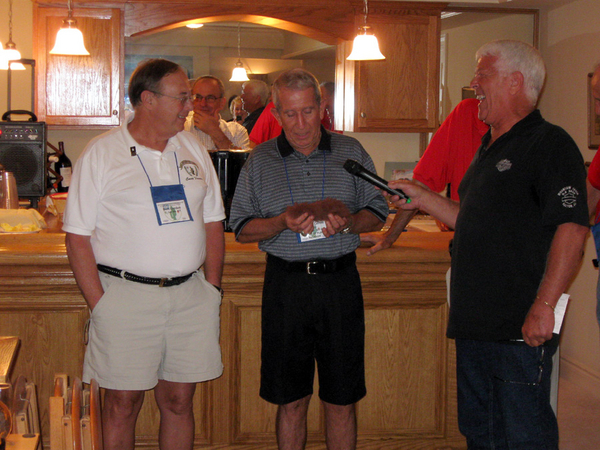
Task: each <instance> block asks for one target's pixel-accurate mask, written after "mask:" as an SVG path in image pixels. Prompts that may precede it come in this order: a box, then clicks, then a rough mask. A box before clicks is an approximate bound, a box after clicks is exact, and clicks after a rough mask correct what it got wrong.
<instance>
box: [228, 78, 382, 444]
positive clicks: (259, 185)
mask: <svg viewBox="0 0 600 450" xmlns="http://www.w3.org/2000/svg"><path fill="white" fill-rule="evenodd" d="M273 102H274V103H275V107H274V108H273V110H272V111H273V114H274V116H275V118H276V119H277V121H278V122H279V124H280V125H281V126H282V128H283V132H282V134H281V135H280V136H279V137H278V138H277V139H271V140H269V141H267V142H265V143H263V144H260V145H259V146H257V147H256V148H255V149H254V151H253V152H252V154H251V155H250V158H249V159H248V161H247V162H246V164H245V166H244V167H243V169H242V171H241V173H240V176H239V179H238V183H237V185H236V190H235V196H234V199H233V204H232V208H231V224H232V229H233V230H234V231H235V233H236V238H237V239H238V240H239V241H240V242H259V248H260V249H261V250H263V251H265V252H266V253H267V254H268V257H267V267H266V272H265V283H264V290H263V304H262V366H261V389H260V395H261V397H262V398H264V399H265V400H267V401H269V402H271V403H275V404H277V405H279V407H278V411H277V425H276V428H277V441H278V444H279V448H281V449H303V448H304V446H305V444H306V416H307V411H308V405H309V402H310V398H311V395H312V386H313V377H314V370H315V361H316V362H317V364H318V372H319V387H320V390H319V397H320V399H321V401H322V402H323V406H324V411H325V421H326V439H327V447H328V448H330V449H348V450H352V449H355V448H356V417H355V407H354V404H355V403H356V402H357V401H358V400H360V399H361V398H362V397H364V396H365V394H366V388H365V373H364V327H365V324H364V310H363V298H362V291H361V285H360V278H359V274H358V271H357V269H356V264H355V261H356V256H355V253H354V251H355V250H356V248H357V247H358V246H359V244H360V239H359V237H358V233H361V232H365V231H374V230H377V229H380V228H381V227H382V225H383V223H384V221H385V219H386V217H387V214H388V208H387V203H386V201H385V198H384V197H383V196H382V195H381V194H380V193H379V192H377V190H376V189H375V188H374V187H373V186H371V185H369V184H368V183H366V182H365V181H363V180H361V179H359V178H356V177H353V176H352V175H350V174H349V173H348V172H346V170H344V168H343V165H344V162H345V161H346V160H347V159H354V160H357V161H359V162H360V163H361V164H363V165H364V166H366V167H367V168H368V169H369V170H371V171H374V170H375V168H374V165H373V161H372V160H371V158H370V157H369V155H368V154H367V152H366V151H365V150H364V149H363V148H362V146H361V145H360V143H359V142H358V141H357V140H356V139H353V138H351V137H348V136H343V135H341V134H337V133H330V132H328V131H326V130H325V129H324V128H323V127H322V126H321V119H322V117H323V110H324V105H322V104H321V95H320V92H319V84H318V82H317V80H316V79H315V77H314V76H313V75H312V74H310V73H309V72H307V71H305V70H303V69H292V70H290V71H287V72H284V73H283V74H281V75H280V76H279V77H278V78H277V80H276V81H275V84H274V85H273Z"/></svg>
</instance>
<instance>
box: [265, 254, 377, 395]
mask: <svg viewBox="0 0 600 450" xmlns="http://www.w3.org/2000/svg"><path fill="white" fill-rule="evenodd" d="M364 341H365V316H364V306H363V297H362V290H361V285H360V276H359V274H358V270H357V269H356V265H355V264H351V265H350V266H349V267H345V268H343V269H341V270H339V271H337V272H335V273H328V274H319V275H309V274H307V273H303V272H289V271H286V270H285V268H283V267H282V265H281V264H277V263H276V262H273V261H272V259H271V261H270V262H269V261H267V268H266V273H265V283H264V289H263V304H262V366H261V387H260V396H261V397H262V398H264V399H265V400H267V401H268V402H271V403H275V404H278V405H283V404H287V403H290V402H293V401H296V400H299V399H301V398H304V397H306V396H307V395H310V394H312V392H313V382H314V372H315V361H316V362H317V366H318V374H319V397H320V398H321V400H323V401H324V402H327V403H331V404H335V405H350V404H353V403H356V402H357V401H359V400H360V399H361V398H363V397H364V396H365V395H366V391H367V390H366V386H365V362H364V348H365V346H364Z"/></svg>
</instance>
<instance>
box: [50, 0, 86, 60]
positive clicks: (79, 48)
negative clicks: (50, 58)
mask: <svg viewBox="0 0 600 450" xmlns="http://www.w3.org/2000/svg"><path fill="white" fill-rule="evenodd" d="M67 6H68V8H69V12H68V15H67V18H66V19H64V20H63V26H62V28H61V29H60V30H58V33H57V34H56V43H55V44H54V48H53V49H52V50H50V54H51V55H67V56H89V55H90V52H88V51H87V50H86V48H85V45H84V44H83V34H82V33H81V31H80V30H79V29H78V28H77V27H76V26H75V25H76V24H77V21H76V20H75V19H73V10H72V9H71V0H68V2H67Z"/></svg>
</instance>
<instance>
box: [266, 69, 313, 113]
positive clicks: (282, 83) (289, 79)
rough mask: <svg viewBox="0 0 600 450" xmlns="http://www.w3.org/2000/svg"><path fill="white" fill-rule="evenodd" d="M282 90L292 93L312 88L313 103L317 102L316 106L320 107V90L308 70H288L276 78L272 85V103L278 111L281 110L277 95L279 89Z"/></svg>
mask: <svg viewBox="0 0 600 450" xmlns="http://www.w3.org/2000/svg"><path fill="white" fill-rule="evenodd" d="M283 88H286V89H291V90H293V91H303V90H304V89H309V88H312V89H313V91H314V93H315V101H316V102H317V105H319V106H320V105H321V90H320V89H319V82H318V81H317V79H316V78H315V76H314V75H313V74H312V73H310V72H309V71H308V70H304V69H300V68H296V69H290V70H288V71H286V72H283V73H282V74H281V75H279V76H278V77H277V79H276V80H275V82H274V83H273V103H274V104H275V108H277V110H278V111H279V110H280V108H281V101H280V99H279V95H280V91H281V89H283Z"/></svg>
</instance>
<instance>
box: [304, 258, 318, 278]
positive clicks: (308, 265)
mask: <svg viewBox="0 0 600 450" xmlns="http://www.w3.org/2000/svg"><path fill="white" fill-rule="evenodd" d="M318 264H319V261H308V262H307V263H306V273H307V274H309V275H317V274H318V272H313V271H312V268H313V267H315V268H316V267H318Z"/></svg>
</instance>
